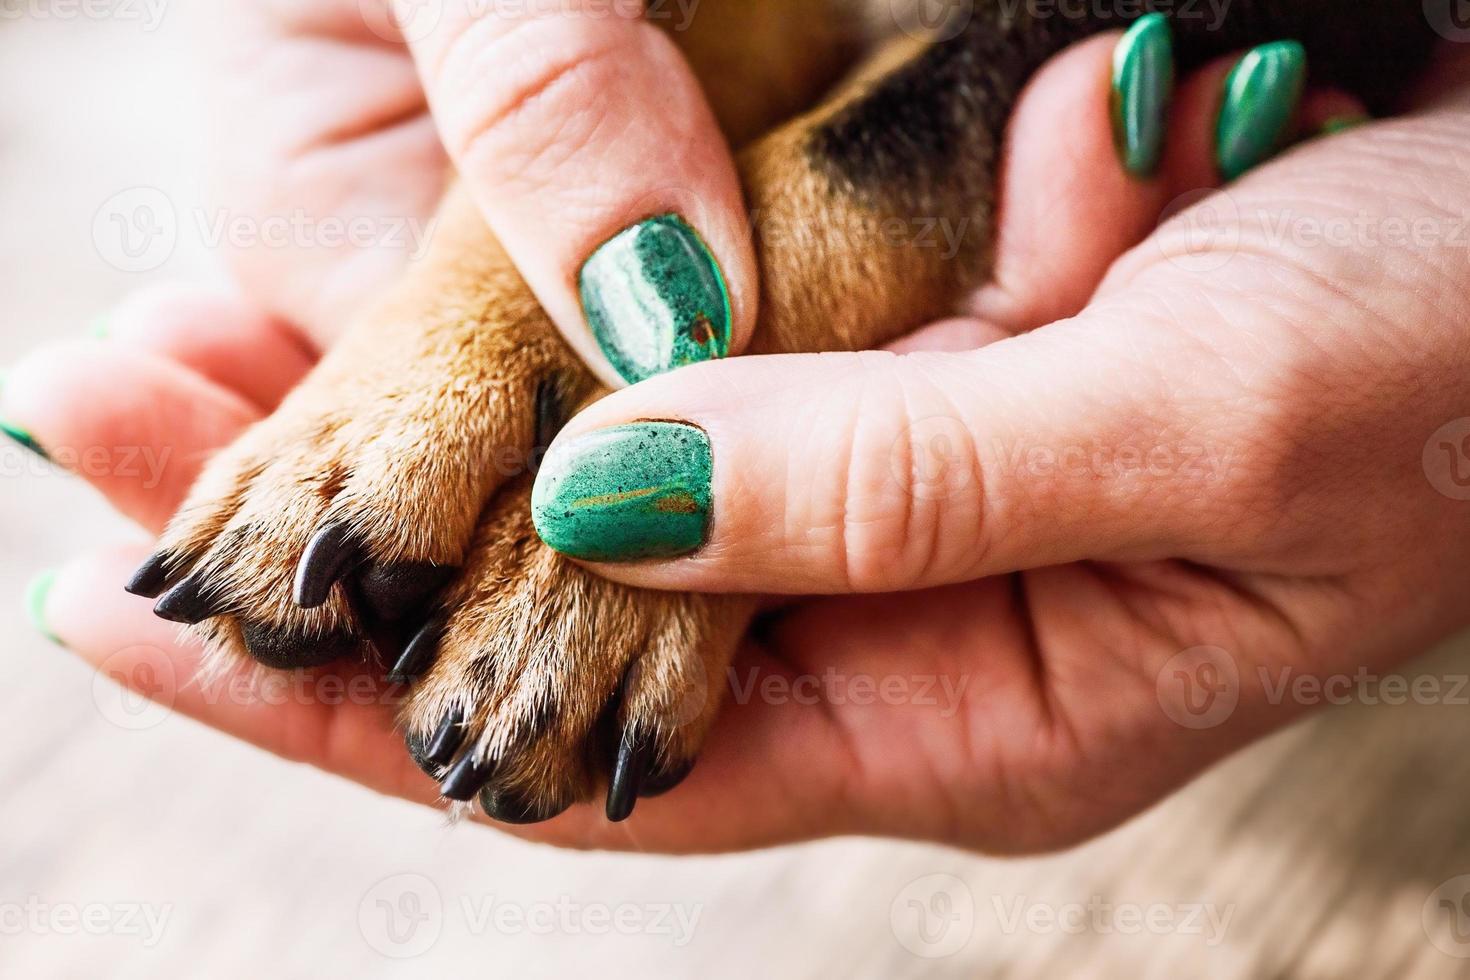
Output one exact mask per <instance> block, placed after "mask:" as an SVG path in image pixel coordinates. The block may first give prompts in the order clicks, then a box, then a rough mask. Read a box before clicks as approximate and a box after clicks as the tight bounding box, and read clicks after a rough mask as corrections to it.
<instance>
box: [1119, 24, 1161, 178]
mask: <svg viewBox="0 0 1470 980" xmlns="http://www.w3.org/2000/svg"><path fill="white" fill-rule="evenodd" d="M1173 93H1174V42H1173V38H1172V37H1171V35H1170V33H1169V20H1168V18H1167V17H1165V16H1164V15H1163V14H1158V13H1154V14H1148V15H1147V16H1145V17H1142V18H1140V19H1139V20H1138V21H1136V22H1135V23H1134V25H1133V26H1132V27H1130V28H1129V29H1128V33H1126V34H1124V35H1123V39H1122V40H1121V41H1119V42H1118V46H1117V47H1116V48H1115V49H1114V50H1113V143H1114V145H1115V146H1116V147H1117V150H1118V157H1119V159H1120V160H1122V162H1123V168H1124V169H1125V170H1127V171H1128V172H1129V173H1130V174H1133V175H1134V176H1137V177H1151V176H1153V174H1154V172H1155V171H1156V170H1158V168H1159V158H1160V157H1161V156H1162V155H1163V150H1164V130H1165V126H1166V125H1167V120H1168V115H1169V100H1170V97H1171V96H1172V95H1173Z"/></svg>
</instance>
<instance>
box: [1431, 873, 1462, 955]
mask: <svg viewBox="0 0 1470 980" xmlns="http://www.w3.org/2000/svg"><path fill="white" fill-rule="evenodd" d="M1419 919H1420V924H1421V925H1423V926H1424V935H1426V936H1428V937H1429V941H1430V942H1431V943H1432V944H1433V945H1434V948H1435V949H1437V950H1439V951H1440V952H1441V953H1444V954H1445V955H1446V956H1453V957H1455V958H1457V959H1462V960H1463V959H1470V875H1456V876H1455V877H1453V878H1451V879H1450V880H1449V881H1446V882H1445V883H1443V884H1442V885H1440V886H1439V887H1438V888H1436V889H1435V890H1434V891H1432V892H1430V893H1429V897H1428V898H1426V899H1425V900H1424V907H1423V908H1422V909H1421V910H1420V912H1419Z"/></svg>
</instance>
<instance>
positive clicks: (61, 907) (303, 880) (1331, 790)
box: [0, 0, 1470, 978]
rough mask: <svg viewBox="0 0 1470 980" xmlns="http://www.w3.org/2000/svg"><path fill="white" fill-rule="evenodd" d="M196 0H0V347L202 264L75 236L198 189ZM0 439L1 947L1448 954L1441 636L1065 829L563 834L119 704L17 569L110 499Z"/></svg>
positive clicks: (1011, 958) (1460, 738)
mask: <svg viewBox="0 0 1470 980" xmlns="http://www.w3.org/2000/svg"><path fill="white" fill-rule="evenodd" d="M104 6H105V5H104ZM199 6H200V8H201V9H194V10H192V12H191V11H185V10H183V9H182V7H180V8H179V9H178V10H175V9H173V8H164V13H165V16H164V19H163V21H162V22H161V24H160V26H159V27H158V29H157V30H152V31H149V30H146V29H144V25H143V24H142V23H140V22H139V21H137V20H130V19H128V18H126V17H124V16H114V17H111V18H104V19H101V20H89V19H86V18H84V17H77V16H75V14H76V12H77V11H78V10H80V9H82V8H81V7H80V5H78V4H76V3H71V2H67V0H51V2H50V3H49V4H47V3H43V2H40V0H35V2H15V0H5V2H0V85H3V91H5V92H6V93H7V94H6V97H5V99H4V100H3V101H0V215H3V221H0V270H3V271H0V282H3V290H0V324H3V325H0V363H5V362H7V361H9V360H12V359H13V358H15V357H16V356H18V354H19V353H20V352H21V351H23V350H25V349H26V348H28V347H29V346H31V345H34V344H36V343H39V342H42V341H44V340H45V339H47V338H48V337H59V336H66V335H70V334H75V333H79V332H81V331H82V330H83V329H84V325H85V324H86V322H87V321H88V320H89V318H90V317H92V316H93V315H94V314H96V313H98V312H99V311H101V310H102V309H105V308H106V306H107V305H108V304H109V303H111V302H113V301H115V300H116V299H117V298H118V297H119V296H120V295H122V294H123V293H124V292H125V291H126V290H128V289H131V288H134V287H136V286H138V285H140V284H142V283H144V282H147V281H150V280H152V279H156V278H160V277H182V278H198V277H209V276H218V274H219V273H218V271H217V270H216V269H215V268H214V267H213V264H212V261H211V256H210V255H209V254H208V253H207V250H206V249H205V248H204V247H203V246H202V244H201V243H200V242H199V241H198V240H197V236H191V235H190V234H188V233H185V234H184V235H182V236H181V238H180V241H179V244H178V248H177V250H176V252H175V253H174V255H173V257H172V258H171V259H170V261H169V262H167V263H166V264H165V265H164V266H163V267H162V268H160V269H158V270H157V271H153V272H149V273H147V274H144V275H130V274H127V273H124V272H122V271H119V270H117V269H116V268H112V267H110V266H109V265H108V263H107V262H106V261H104V260H103V257H102V253H100V252H99V250H98V248H97V246H96V244H95V243H94V238H93V219H94V216H95V215H96V214H97V212H98V210H99V208H100V207H102V205H103V204H104V202H106V201H107V200H108V199H109V198H110V197H111V196H112V195H114V194H116V193H118V192H120V191H124V190H127V189H129V188H132V187H135V186H145V187H153V188H159V189H162V190H163V191H164V192H165V193H166V195H167V197H168V199H169V200H170V201H172V202H176V203H177V205H178V206H180V207H183V208H187V207H191V206H192V202H194V201H196V200H197V199H198V189H197V179H196V174H197V173H198V169H199V154H198V152H197V146H196V145H195V144H196V143H197V139H198V133H199V132H200V131H201V129H202V125H201V121H200V120H201V115H202V107H201V106H200V105H199V104H198V103H197V101H196V100H197V96H196V94H195V93H196V91H197V89H196V88H195V87H194V86H193V85H191V84H189V83H188V81H187V78H188V76H187V74H186V72H187V70H188V65H187V61H188V58H187V54H188V51H189V49H190V44H191V38H192V37H193V32H192V29H191V25H190V16H191V14H192V16H197V15H199V14H200V13H201V12H205V11H203V10H202V8H203V5H199ZM91 9H103V8H102V7H94V8H91ZM110 9H113V10H118V11H120V10H129V9H130V10H135V11H144V10H145V9H147V8H146V7H145V6H144V5H143V4H142V3H141V0H140V2H138V3H132V4H130V3H123V2H122V0H118V2H117V3H114V4H112V5H111V7H110ZM16 11H23V12H25V15H24V16H16V15H15V12H16ZM68 11H70V12H71V15H68ZM0 464H3V467H4V469H3V471H0V474H3V475H0V504H3V506H0V596H8V597H9V598H8V599H5V600H4V601H3V603H0V636H3V638H4V639H3V647H4V649H3V671H4V673H3V677H4V678H5V683H4V684H0V719H3V722H0V976H5V977H26V978H61V977H87V978H93V977H103V976H123V977H134V976H136V977H148V978H159V977H195V976H208V977H211V978H215V977H219V978H226V977H235V976H239V977H246V976H259V975H267V976H276V975H279V976H287V977H306V976H377V975H405V976H428V975H445V976H448V975H458V976H466V975H468V976H493V977H501V976H505V977H510V976H515V977H558V978H563V977H575V976H579V975H583V976H593V977H598V978H603V977H625V976H626V977H686V976H687V977H727V976H728V977H735V976H748V975H751V974H752V973H756V972H757V971H759V974H761V975H771V976H779V977H822V978H826V977H923V976H946V977H947V976H977V975H979V976H1026V977H1078V976H1082V977H1086V976H1099V977H1119V976H1123V977H1171V978H1174V977H1213V976H1220V977H1250V976H1296V977H1339V976H1353V977H1359V976H1363V977H1371V976H1384V977H1389V976H1423V977H1442V976H1457V975H1460V974H1462V973H1463V974H1466V975H1470V966H1467V964H1470V959H1465V958H1462V957H1467V956H1470V903H1467V905H1459V906H1457V904H1456V903H1458V902H1459V901H1460V900H1461V899H1462V898H1463V897H1464V895H1465V894H1466V893H1467V892H1470V885H1466V884H1465V883H1464V882H1457V881H1453V879H1454V878H1455V877H1456V876H1458V875H1461V874H1470V834H1467V833H1466V827H1467V826H1470V821H1467V817H1466V813H1467V802H1470V794H1467V792H1466V786H1467V785H1470V751H1467V749H1466V747H1467V745H1470V717H1467V715H1470V707H1467V705H1466V703H1465V700H1466V698H1467V696H1470V692H1467V691H1465V690H1457V688H1456V685H1457V684H1459V683H1461V682H1463V680H1464V678H1465V677H1466V676H1467V672H1470V649H1467V647H1466V644H1465V643H1463V642H1462V643H1459V644H1457V645H1455V646H1454V648H1447V649H1445V650H1443V651H1440V652H1439V653H1437V654H1435V655H1433V656H1432V657H1430V658H1429V659H1427V660H1425V661H1421V662H1420V663H1419V664H1417V665H1416V666H1415V667H1414V668H1413V671H1412V672H1416V673H1425V674H1428V675H1429V676H1432V677H1434V678H1436V679H1437V681H1438V683H1439V684H1440V689H1441V692H1442V694H1443V695H1444V696H1443V697H1441V699H1440V700H1441V701H1447V702H1454V703H1440V704H1435V705H1413V706H1408V705H1397V706H1396V705H1387V704H1380V705H1376V706H1361V705H1360V706H1355V707H1351V708H1348V709H1345V710H1339V711H1335V712H1333V713H1332V714H1330V715H1329V716H1325V717H1322V718H1319V719H1318V720H1316V721H1314V722H1311V723H1309V724H1307V725H1304V726H1299V727H1297V728H1295V729H1293V730H1292V731H1290V732H1288V733H1286V734H1284V735H1282V736H1279V737H1277V738H1275V739H1273V740H1272V741H1270V742H1268V743H1266V744H1264V745H1261V746H1258V747H1257V748H1256V749H1255V750H1253V751H1251V752H1249V753H1246V754H1245V755H1243V756H1241V757H1239V758H1237V759H1236V760H1234V761H1233V762H1231V763H1230V764H1228V765H1227V766H1225V767H1223V768H1222V769H1220V770H1217V771H1216V772H1214V773H1212V774H1211V775H1210V776H1209V777H1207V778H1206V779H1204V780H1202V781H1201V782H1200V783H1198V784H1196V785H1195V786H1193V787H1192V788H1190V789H1189V790H1188V791H1187V792H1185V793H1184V794H1182V795H1181V796H1179V797H1177V798H1176V799H1174V800H1172V801H1170V802H1169V803H1167V804H1165V805H1164V806H1161V807H1159V808H1157V809H1156V810H1155V811H1154V812H1152V813H1150V814H1148V815H1146V816H1145V817H1143V818H1142V819H1140V820H1138V821H1136V822H1135V823H1133V824H1132V825H1130V826H1129V827H1126V828H1124V829H1123V830H1121V831H1119V832H1117V833H1115V834H1113V835H1110V836H1109V837H1108V838H1106V839H1104V840H1102V841H1098V842H1096V843H1094V844H1092V845H1090V846H1088V847H1086V848H1083V849H1081V850H1079V851H1076V852H1074V853H1071V854H1067V855H1062V856H1058V857H1053V858H1048V859H1044V860H1027V861H1016V862H1002V861H992V860H985V859H980V858H975V857H971V856H967V855H962V854H956V853H953V852H948V851H944V850H940V849H935V848H930V847H919V846H910V845H899V844H892V843H886V842H869V841H837V842H831V843H825V844H820V845H813V846H804V847H797V848H789V849H785V850H781V851H777V852H770V853H763V854H756V855H748V856H735V857H727V858H711V859H697V860H669V859H659V858H645V857H637V856H632V857H616V856H605V855H578V854H563V853H557V852H553V851H549V850H544V849H538V848H532V847H527V846H524V845H520V844H517V843H515V842H513V841H511V840H509V839H506V838H503V837H500V836H499V835H496V834H494V833H492V832H489V831H486V830H483V829H480V828H477V827H458V828H448V827H446V825H445V823H444V820H443V818H442V817H441V816H440V815H439V814H436V813H435V812H432V811H429V810H423V809H418V808H415V807H411V806H408V805H406V804H403V803H399V802H395V801H391V800H385V799H380V798H377V797H375V796H374V795H372V794H370V793H368V792H366V791H363V790H361V789H359V788H357V787H355V786H351V785H348V784H345V783H343V782H341V781H339V780H336V779H334V778H331V777H327V776H323V775H321V774H320V773H317V772H315V771H312V770H308V769H304V768H301V767H297V766H292V765H289V764H286V763H283V762H280V761H278V760H275V759H272V758H269V757H267V756H264V755H262V754H260V753H257V752H255V751H254V750H251V749H249V748H246V747H244V746H242V745H238V744H235V743H233V742H231V741H230V740H228V739H225V738H223V737H221V736H219V735H216V734H214V733H212V732H210V731H207V730H205V729H203V728H201V727H199V726H198V725H196V724H194V723H192V722H189V721H187V720H184V719H182V718H178V717H172V716H164V717H161V718H156V717H153V716H151V715H148V714H146V713H131V714H130V713H129V710H126V709H129V706H128V705H121V706H120V705H119V704H118V702H117V701H116V700H115V695H114V694H113V692H112V689H111V688H110V687H109V686H107V685H105V684H104V685H102V686H100V687H99V686H94V684H93V679H92V676H91V675H90V673H89V672H88V671H87V670H86V669H85V668H83V666H82V665H81V664H80V663H78V662H76V661H75V660H73V659H72V658H71V657H69V656H68V655H67V654H65V653H64V652H60V651H57V650H55V649H54V648H52V647H51V646H49V645H48V644H47V643H45V642H44V641H43V640H41V639H40V638H38V637H37V636H35V635H34V634H33V633H32V632H31V631H30V629H29V628H28V627H27V626H26V624H25V620H24V616H23V613H22V611H21V606H20V601H19V596H20V594H21V590H22V588H23V586H24V583H25V581H26V580H27V579H28V577H29V576H30V575H31V574H32V573H34V572H36V571H38V570H39V569H41V568H43V567H45V566H46V565H47V564H48V563H54V562H56V561H58V560H59V559H61V558H63V557H64V556H65V555H67V554H68V553H69V552H71V551H74V550H77V549H80V548H82V547H84V546H87V545H89V544H91V543H93V542H96V541H105V540H120V539H123V538H125V537H126V536H128V535H129V534H133V533H135V532H132V531H130V530H129V529H128V528H127V527H125V526H123V525H122V524H121V523H120V522H119V521H117V520H116V519H114V518H112V517H110V516H109V515H108V514H107V512H106V510H105V509H104V508H103V507H102V506H101V504H100V503H99V502H98V501H97V500H96V499H95V498H94V497H93V495H92V494H91V493H90V492H89V491H88V490H87V489H86V488H85V487H83V486H82V485H81V484H80V483H78V482H76V481H74V480H71V479H69V478H66V477H64V476H61V475H58V474H55V473H52V472H50V471H47V470H45V469H42V468H38V467H35V466H32V465H31V464H29V463H25V462H23V458H22V457H21V456H20V455H18V454H17V453H15V452H14V451H12V450H11V449H9V448H6V449H4V450H0ZM120 707H121V708H123V709H125V710H122V712H121V713H119V708H120ZM131 709H132V710H133V711H136V710H137V709H138V706H137V705H132V706H131ZM119 722H121V724H119ZM133 728H136V729H137V730H130V729H133ZM936 876H938V877H936ZM1466 880H1467V881H1470V879H1466ZM1447 881H1448V882H1450V884H1449V885H1448V886H1447V887H1446V888H1445V889H1444V890H1442V891H1441V892H1439V893H1436V888H1438V887H1439V886H1440V885H1441V884H1442V883H1444V882H1447ZM936 892H938V893H939V894H936ZM1441 898H1445V899H1448V900H1449V901H1450V905H1449V906H1442V905H1441V904H1440V901H1439V900H1440V899H1441ZM415 902H417V903H418V904H417V906H415V905H414V904H413V903H415ZM1196 906H1201V908H1199V910H1198V912H1197V911H1196ZM395 910H397V912H395ZM416 910H417V914H416V915H413V916H407V915H403V914H399V913H411V912H415V911H416ZM390 912H395V915H397V917H396V918H394V917H392V916H390V915H389V913H390ZM1452 913H1455V914H1456V915H1457V916H1458V917H1457V918H1452ZM147 914H151V915H152V916H154V919H155V921H157V920H158V917H160V916H161V917H163V920H162V929H161V933H160V934H158V935H156V936H153V935H150V934H149V933H148V931H147V928H148V927H147V919H146V918H145V916H146V915H147ZM72 916H92V917H93V918H91V919H86V918H83V919H82V920H80V921H78V920H74V919H73V918H71V917H72ZM1426 917H1427V922H1428V928H1427V929H1426V924H1425V923H1426ZM82 922H86V923H90V929H91V930H93V931H97V932H100V933H101V934H98V935H91V934H89V932H88V929H87V928H85V927H83V925H82ZM619 923H621V925H619ZM1455 923H1458V924H1459V926H1460V927H1461V929H1462V930H1465V931H1462V932H1459V933H1455V932H1452V931H1451V928H1450V927H1451V926H1452V925H1453V924H1455ZM109 924H110V925H109ZM921 924H923V925H926V926H927V932H925V933H923V934H921V933H920V932H919V931H918V929H919V926H920V925H921ZM395 926H396V928H395ZM66 931H71V932H72V933H73V934H66ZM926 937H927V939H926ZM1431 937H1432V938H1431ZM951 950H953V951H952V952H951ZM946 952H949V953H950V955H947V956H942V957H935V956H934V954H937V953H946ZM409 953H412V954H416V955H413V956H404V955H403V954H409Z"/></svg>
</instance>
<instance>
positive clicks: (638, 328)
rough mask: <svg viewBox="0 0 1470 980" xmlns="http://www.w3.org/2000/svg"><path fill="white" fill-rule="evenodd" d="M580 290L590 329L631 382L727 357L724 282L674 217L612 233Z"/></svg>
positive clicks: (584, 268)
mask: <svg viewBox="0 0 1470 980" xmlns="http://www.w3.org/2000/svg"><path fill="white" fill-rule="evenodd" d="M580 288H581V293H582V310H583V312H584V313H585V314H586V316H587V325H588V326H589V327H590V328H591V330H592V334H593V336H594V337H596V338H597V342H598V344H600V345H601V346H602V351H603V353H604V354H606V355H607V359H608V360H609V361H611V362H612V366H613V367H614V368H616V369H617V372H618V373H619V374H621V375H622V376H623V377H624V378H625V379H627V381H628V382H629V383H630V384H631V383H635V382H638V381H642V380H643V379H644V378H649V377H652V376H653V375H655V374H662V373H663V372H665V371H672V370H673V369H674V368H676V367H682V366H683V365H685V364H694V363H696V362H698V361H708V360H712V359H714V358H717V357H724V356H725V355H726V354H727V353H729V351H730V294H729V291H728V290H727V289H726V288H725V279H724V276H723V275H721V274H720V267H719V265H718V264H716V262H715V259H714V256H713V255H711V254H710V251H709V249H708V248H707V247H706V246H705V244H704V241H703V240H702V239H700V237H699V235H698V234H696V233H695V231H694V229H693V228H691V227H689V225H688V224H687V223H686V222H685V221H684V219H683V218H680V217H679V216H678V215H676V214H666V215H663V216H661V217H657V218H650V219H648V220H647V221H645V222H643V223H642V224H637V225H634V226H633V227H631V228H629V229H627V230H625V231H623V232H620V233H619V234H617V235H615V236H614V237H613V238H612V239H611V240H609V241H608V242H607V243H606V244H604V245H603V246H602V247H601V248H599V249H598V250H597V251H596V252H594V253H593V254H592V257H591V258H590V259H588V260H587V263H586V264H585V265H583V266H582V273H581V276H580Z"/></svg>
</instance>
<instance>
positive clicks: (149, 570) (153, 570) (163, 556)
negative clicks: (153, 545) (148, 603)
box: [123, 551, 174, 599]
mask: <svg viewBox="0 0 1470 980" xmlns="http://www.w3.org/2000/svg"><path fill="white" fill-rule="evenodd" d="M172 558H173V556H172V555H171V554H170V553H169V552H167V551H155V552H154V553H153V554H151V555H149V556H148V560H147V561H145V562H144V563H143V564H141V565H139V566H138V570H137V571H136V572H134V573H133V577H132V578H131V579H129V580H128V584H127V585H124V586H123V589H124V590H126V591H127V592H130V593H132V594H133V595H136V596H142V597H143V598H144V599H157V598H158V597H159V596H160V595H162V594H163V590H164V589H167V588H168V587H169V586H170V585H172V584H173V583H172V581H171V579H173V577H174V576H173V575H172V574H170V572H169V567H168V566H169V562H170V561H171V560H172Z"/></svg>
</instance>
